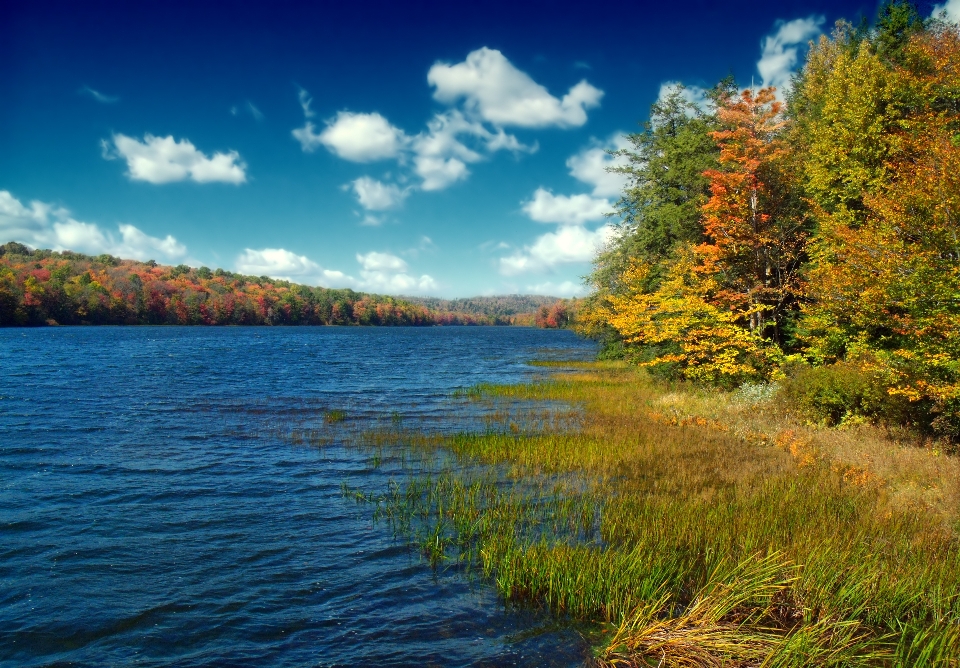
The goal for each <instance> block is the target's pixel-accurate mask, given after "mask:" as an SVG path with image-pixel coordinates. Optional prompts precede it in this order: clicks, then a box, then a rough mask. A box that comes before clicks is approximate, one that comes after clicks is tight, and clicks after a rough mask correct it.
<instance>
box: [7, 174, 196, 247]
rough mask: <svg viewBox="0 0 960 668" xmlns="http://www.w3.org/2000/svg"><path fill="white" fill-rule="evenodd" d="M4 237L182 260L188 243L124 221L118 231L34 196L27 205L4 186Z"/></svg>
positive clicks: (29, 243) (36, 244)
mask: <svg viewBox="0 0 960 668" xmlns="http://www.w3.org/2000/svg"><path fill="white" fill-rule="evenodd" d="M0 239H2V240H3V241H19V242H20V243H22V244H26V245H27V246H30V247H32V248H49V249H51V250H56V251H64V250H72V251H76V252H82V253H88V254H90V255H99V254H100V253H110V254H111V255H116V256H118V257H122V258H132V259H135V260H147V259H152V258H157V257H159V258H163V259H165V260H170V261H173V260H179V259H181V258H183V257H184V256H185V255H186V254H187V249H186V247H185V246H184V245H183V244H181V243H180V242H178V241H177V240H176V239H175V238H173V237H172V236H170V235H169V234H168V235H167V236H166V237H164V238H162V239H161V238H159V237H152V236H150V235H149V234H146V233H145V232H143V231H141V230H139V229H137V228H136V227H134V226H133V225H129V224H120V225H118V226H117V234H114V233H113V232H112V231H110V230H104V229H102V228H101V227H100V226H98V225H96V224H94V223H85V222H82V221H79V220H76V219H75V218H73V217H72V216H71V215H70V212H69V211H68V210H67V209H64V208H59V207H55V206H53V205H52V204H46V203H44V202H40V201H37V200H34V201H32V202H30V206H25V205H24V204H23V203H22V202H21V201H20V200H18V199H17V198H16V197H14V196H13V195H12V194H11V193H10V192H9V191H7V190H0Z"/></svg>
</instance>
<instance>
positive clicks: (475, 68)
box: [427, 47, 603, 128]
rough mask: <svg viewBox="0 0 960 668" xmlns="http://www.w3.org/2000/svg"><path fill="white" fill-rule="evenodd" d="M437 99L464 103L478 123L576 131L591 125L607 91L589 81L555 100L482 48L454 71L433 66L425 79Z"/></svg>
mask: <svg viewBox="0 0 960 668" xmlns="http://www.w3.org/2000/svg"><path fill="white" fill-rule="evenodd" d="M427 82H428V83H429V84H430V85H431V86H433V87H434V88H435V90H434V93H433V97H434V98H435V99H436V100H438V101H440V102H443V103H445V104H449V105H454V104H456V103H458V102H460V101H462V103H463V107H464V109H465V110H466V111H467V112H468V113H469V114H471V115H472V116H475V117H477V118H480V119H483V120H485V121H488V122H490V123H493V124H494V125H497V126H508V125H515V126H520V127H528V128H540V127H549V126H558V127H578V126H581V125H583V124H584V123H586V122H587V111H586V110H587V109H590V108H593V107H596V106H598V105H599V104H600V98H602V97H603V91H602V90H600V89H598V88H595V87H594V86H592V85H591V84H589V83H588V82H587V81H586V80H583V81H581V82H580V83H578V84H576V85H575V86H573V87H572V88H571V89H570V90H569V91H568V92H567V94H566V95H564V96H563V97H562V98H556V97H554V96H553V95H551V94H550V93H549V91H547V89H546V88H544V87H543V86H542V85H540V84H538V83H537V82H536V81H534V80H533V79H532V78H531V77H530V76H529V75H528V74H527V73H526V72H523V71H521V70H519V69H517V68H516V67H515V66H514V65H513V63H511V62H510V61H509V60H508V59H507V58H506V57H505V56H504V55H503V54H502V53H501V52H500V51H497V50H496V49H489V48H487V47H483V48H480V49H477V50H476V51H472V52H471V53H469V54H468V55H467V58H466V60H464V61H463V62H462V63H456V64H454V65H451V64H448V63H441V62H438V63H435V64H434V65H433V67H431V68H430V70H429V72H428V73H427Z"/></svg>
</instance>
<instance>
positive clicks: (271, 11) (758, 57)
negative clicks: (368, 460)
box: [0, 0, 960, 299]
mask: <svg viewBox="0 0 960 668" xmlns="http://www.w3.org/2000/svg"><path fill="white" fill-rule="evenodd" d="M877 7H878V3H876V2H871V3H862V2H843V3H828V2H825V1H822V0H811V1H807V2H796V1H794V2H785V3H781V4H778V5H776V6H770V5H768V4H761V3H739V4H737V5H735V6H730V5H727V6H724V7H723V8H716V7H712V6H710V5H709V4H708V3H697V4H695V5H694V6H693V7H692V9H690V10H689V11H686V12H684V14H683V16H682V17H681V16H679V15H678V13H677V12H675V11H669V10H666V9H663V8H659V7H657V8H641V7H637V6H634V5H630V4H628V3H620V2H615V3H604V4H602V5H595V6H592V8H591V12H590V13H589V14H582V15H581V14H580V13H577V14H572V13H564V12H558V11H556V9H555V8H554V7H552V6H551V5H548V4H546V3H539V2H538V3H528V4H524V5H522V6H517V5H514V4H511V5H506V4H500V5H487V6H485V7H484V8H483V10H482V11H481V10H473V9H470V8H456V9H455V10H451V9H449V8H447V7H446V6H444V5H441V4H440V3H425V4H421V5H418V6H417V7H416V8H406V7H400V6H396V5H395V4H386V3H383V4H374V5H365V6H364V7H363V8H358V7H344V6H322V5H316V6H309V7H305V8H304V7H294V6H292V5H282V6H279V7H275V6H271V5H267V4H266V3H257V4H252V5H245V6H243V7H237V6H229V7H227V6H215V5H204V6H194V5H191V4H188V3H164V4H160V3H143V4H140V5H137V6H129V5H127V4H120V3H114V2H99V3H89V4H85V5H84V6H83V7H82V8H80V7H78V6H75V5H73V4H71V3H62V2H29V3H27V2H20V1H17V2H8V3H5V4H4V6H3V9H0V17H2V20H0V36H2V39H0V44H2V46H0V49H2V53H3V57H2V58H0V72H2V73H3V74H4V75H5V79H6V80H7V81H9V82H11V83H10V88H9V90H10V91H11V92H10V94H9V101H8V104H7V105H5V106H4V107H3V108H2V110H0V138H2V142H3V145H4V150H3V151H2V152H0V243H3V242H6V241H17V242H19V243H23V244H26V245H28V246H31V247H33V248H50V249H53V250H67V249H69V250H73V251H76V252H81V253H86V254H93V255H96V254H99V253H110V254H111V255H115V256H117V257H121V258H124V259H135V260H147V259H154V260H156V261H157V262H158V263H161V264H169V265H177V264H187V265H189V266H194V267H199V266H209V267H213V268H222V269H224V270H227V271H231V272H236V273H241V274H245V275H253V276H269V277H271V278H277V279H281V280H288V281H291V282H295V283H300V284H304V285H312V286H322V287H329V288H343V287H349V288H352V289H354V290H357V291H362V292H370V293H376V294H384V295H394V296H410V297H432V298H437V299H457V298H469V297H482V296H495V295H513V294H517V295H534V294H535V295H542V296H557V297H573V296H583V295H584V294H585V293H586V287H585V286H584V285H583V283H582V282H581V277H582V276H584V275H585V274H587V273H588V272H589V271H590V261H591V259H592V257H593V255H594V253H595V251H596V249H597V248H598V247H600V246H601V245H602V244H603V243H604V241H605V240H607V239H609V238H610V235H611V234H612V233H613V227H612V226H611V221H612V220H614V219H611V218H608V217H607V215H606V214H608V213H609V212H611V211H612V210H613V204H614V202H615V201H616V199H617V197H618V193H619V192H620V190H621V188H622V186H623V183H624V182H623V180H622V178H620V177H619V175H617V174H613V173H610V172H608V171H606V168H608V167H610V166H614V165H615V160H614V159H613V158H612V157H611V156H610V155H608V154H607V153H605V151H607V150H611V149H617V148H622V147H624V146H625V143H624V135H625V134H627V133H629V132H633V131H636V130H637V129H638V128H639V126H638V125H637V124H638V123H642V122H643V121H644V120H646V118H647V116H648V111H649V107H650V105H651V104H652V103H653V102H654V101H655V100H657V99H658V97H659V96H660V95H662V94H663V91H664V90H666V87H668V86H670V85H673V84H676V83H682V84H684V85H686V86H687V90H688V93H689V95H690V96H691V99H694V100H699V101H702V100H703V95H704V91H705V89H707V88H709V87H711V86H712V85H714V84H715V83H716V82H717V81H719V80H720V79H722V78H723V77H724V76H726V75H728V74H732V75H733V76H734V78H735V79H736V81H737V83H738V85H739V86H741V87H744V86H747V85H751V86H752V85H776V86H778V88H779V89H780V90H781V91H782V90H783V88H784V87H786V86H788V85H789V81H790V77H791V76H792V74H793V73H795V72H796V71H797V70H798V68H799V67H800V66H801V65H802V63H803V59H804V56H805V52H806V48H807V47H806V45H807V44H808V42H809V41H810V40H812V39H816V38H817V37H818V36H819V35H821V34H824V33H829V32H830V30H831V26H832V25H833V24H834V23H835V21H837V20H839V19H847V20H849V21H851V22H853V23H857V22H858V21H859V20H860V19H861V18H866V19H868V20H871V21H872V20H873V18H874V17H875V16H876V11H877ZM918 7H919V9H920V11H921V13H922V14H923V15H924V16H929V15H931V14H933V13H934V12H935V11H937V10H938V9H946V10H947V11H948V12H949V13H950V15H951V16H956V17H957V18H960V0H949V2H948V3H947V4H945V5H935V4H934V3H918ZM615 25H616V26H630V27H633V26H636V27H637V29H636V33H633V32H631V33H629V36H631V37H633V36H634V35H635V36H636V37H637V38H636V39H624V38H623V37H622V36H620V35H617V34H616V33H611V26H615ZM91 36H93V39H91ZM731 36H734V37H735V39H730V37H731ZM678 37H679V39H678Z"/></svg>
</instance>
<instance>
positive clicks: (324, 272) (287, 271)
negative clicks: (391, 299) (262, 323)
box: [234, 248, 357, 287]
mask: <svg viewBox="0 0 960 668" xmlns="http://www.w3.org/2000/svg"><path fill="white" fill-rule="evenodd" d="M234 269H235V270H236V271H238V272H240V273H242V274H248V275H251V276H269V277H270V278H277V279H280V280H284V281H291V282H294V283H304V284H307V285H322V286H324V287H356V285H357V281H356V279H355V278H352V277H350V276H347V275H346V274H344V273H343V272H342V271H335V270H330V269H324V268H323V267H321V266H320V265H319V264H317V263H316V262H314V261H313V260H311V259H310V258H308V257H306V256H304V255H297V254H296V253H293V252H291V251H288V250H286V249H284V248H262V249H260V250H254V249H252V248H247V249H245V250H244V251H243V253H241V254H240V255H239V256H238V257H237V260H236V262H234Z"/></svg>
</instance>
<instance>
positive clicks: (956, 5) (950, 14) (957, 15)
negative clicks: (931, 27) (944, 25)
mask: <svg viewBox="0 0 960 668" xmlns="http://www.w3.org/2000/svg"><path fill="white" fill-rule="evenodd" d="M942 12H946V14H947V20H948V21H952V22H953V23H960V0H947V2H945V3H943V4H942V5H934V6H933V12H932V13H931V14H930V16H933V17H934V18H939V17H940V14H941V13H942Z"/></svg>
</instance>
